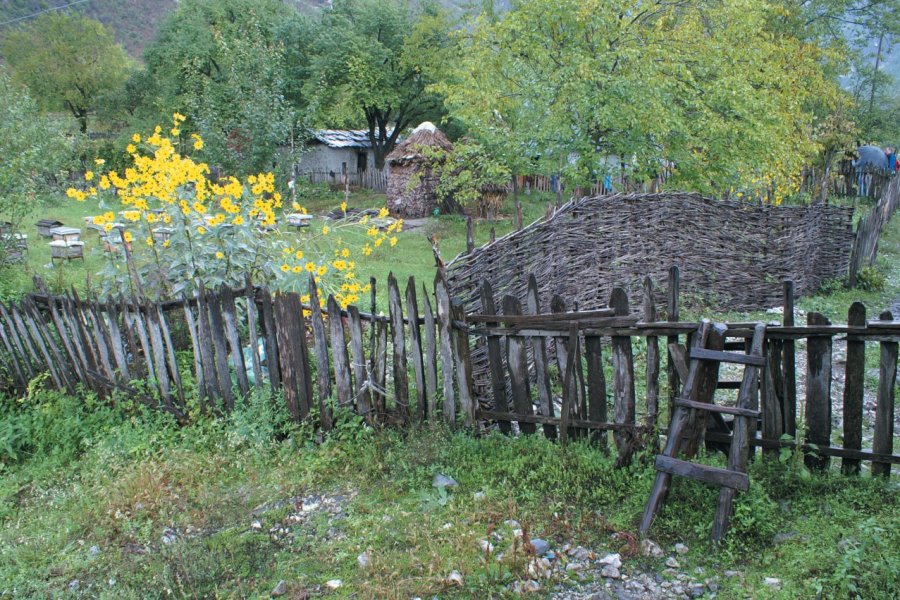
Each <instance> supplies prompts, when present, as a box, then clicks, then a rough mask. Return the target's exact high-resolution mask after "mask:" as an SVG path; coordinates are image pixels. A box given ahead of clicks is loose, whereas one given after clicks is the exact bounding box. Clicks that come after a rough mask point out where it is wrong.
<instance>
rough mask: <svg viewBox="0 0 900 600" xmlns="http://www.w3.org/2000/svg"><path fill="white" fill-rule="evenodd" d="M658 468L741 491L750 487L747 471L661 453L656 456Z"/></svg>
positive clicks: (665, 471) (672, 473)
mask: <svg viewBox="0 0 900 600" xmlns="http://www.w3.org/2000/svg"><path fill="white" fill-rule="evenodd" d="M656 470H657V471H662V472H663V473H668V474H670V475H680V476H682V477H689V478H691V479H693V480H695V481H699V482H701V483H708V484H710V485H720V486H725V487H729V488H733V489H736V490H738V491H741V492H746V491H747V490H748V489H750V478H749V477H748V476H747V474H746V473H740V472H737V471H729V470H728V469H721V468H719V467H711V466H709V465H700V464H696V463H692V462H688V461H686V460H680V459H677V458H672V457H670V456H663V455H661V454H660V455H658V456H657V457H656Z"/></svg>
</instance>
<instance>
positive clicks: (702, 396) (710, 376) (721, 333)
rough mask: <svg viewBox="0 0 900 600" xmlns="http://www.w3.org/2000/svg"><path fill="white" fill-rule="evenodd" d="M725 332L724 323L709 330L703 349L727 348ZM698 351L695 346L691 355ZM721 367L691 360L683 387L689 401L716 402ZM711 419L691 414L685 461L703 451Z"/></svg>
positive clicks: (698, 412)
mask: <svg viewBox="0 0 900 600" xmlns="http://www.w3.org/2000/svg"><path fill="white" fill-rule="evenodd" d="M726 331H727V327H726V326H724V325H722V324H721V323H716V324H714V325H713V326H712V328H711V329H710V330H709V335H708V338H707V340H706V344H705V345H704V346H705V348H704V349H709V350H712V351H713V352H719V351H721V348H722V346H724V345H725V333H726ZM699 349H700V347H697V346H694V347H692V348H691V350H690V352H689V354H691V355H693V354H694V353H695V351H697V350H699ZM694 365H698V368H697V369H696V371H695V370H694ZM719 365H720V363H719V362H718V361H709V360H701V361H695V360H692V361H691V366H690V369H689V371H688V377H687V380H686V381H685V385H684V388H685V390H686V393H690V394H691V397H690V398H688V399H690V400H694V401H696V402H702V403H706V404H708V403H711V402H712V401H713V396H714V394H715V391H716V383H717V382H718V380H719ZM708 420H709V419H708V413H707V412H706V411H703V412H700V411H691V412H690V413H689V414H688V425H687V426H686V428H685V431H686V433H685V435H686V437H687V440H686V441H685V443H684V446H683V448H682V454H683V455H684V457H685V458H686V459H689V458H693V457H694V456H695V455H696V454H697V452H698V450H699V449H700V445H701V442H702V440H703V434H704V433H705V432H706V430H707V421H708Z"/></svg>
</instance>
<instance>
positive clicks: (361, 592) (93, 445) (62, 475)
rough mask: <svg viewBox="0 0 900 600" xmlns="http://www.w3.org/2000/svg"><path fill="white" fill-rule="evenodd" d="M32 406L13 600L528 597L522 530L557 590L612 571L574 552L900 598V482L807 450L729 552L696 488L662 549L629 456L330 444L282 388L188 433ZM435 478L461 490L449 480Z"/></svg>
mask: <svg viewBox="0 0 900 600" xmlns="http://www.w3.org/2000/svg"><path fill="white" fill-rule="evenodd" d="M20 402H21V405H20V406H18V407H15V412H14V410H13V406H11V404H12V402H10V401H7V403H5V404H4V405H3V413H2V416H0V426H2V427H5V428H10V427H19V428H20V431H22V432H23V433H24V434H26V435H27V434H28V433H34V432H35V430H36V429H38V428H39V429H40V431H41V432H42V435H40V436H38V437H36V438H34V440H33V441H25V440H24V439H20V440H19V441H18V442H14V443H13V445H12V448H13V449H15V450H16V451H17V454H16V456H15V457H13V456H11V455H10V454H8V450H7V451H6V453H4V454H3V462H2V463H0V468H2V475H0V521H2V524H3V527H2V528H0V597H9V598H44V597H90V598H167V597H176V598H198V597H207V598H212V597H216V598H253V597H260V598H264V597H268V595H269V593H270V591H272V590H273V589H274V588H275V587H276V585H277V584H278V582H279V581H282V580H283V581H284V582H285V585H286V588H287V592H288V595H287V596H286V597H290V598H305V597H308V596H307V595H305V594H309V595H310V596H311V597H329V598H330V597H334V598H373V599H374V598H406V599H408V598H412V597H415V596H419V597H429V598H430V597H432V596H437V597H440V598H490V597H493V598H504V597H515V596H516V594H513V593H512V592H511V591H510V590H511V586H513V585H515V582H516V581H521V580H523V579H525V578H526V573H527V571H528V561H529V560H530V557H529V556H528V554H527V553H526V552H525V551H524V550H523V546H522V541H521V539H519V538H517V537H516V533H515V532H514V531H513V530H514V529H517V528H518V529H522V533H523V535H524V536H528V537H529V538H537V537H540V538H541V539H544V540H546V541H548V542H549V544H550V547H551V549H552V550H554V551H555V553H556V558H554V560H553V563H552V572H551V573H550V575H549V577H547V578H544V579H541V585H542V589H541V593H539V594H538V596H539V597H540V596H545V595H549V592H550V591H552V590H553V589H554V588H556V587H557V586H559V587H560V588H561V589H568V588H572V587H574V586H575V585H576V584H578V583H579V581H580V580H581V579H582V578H584V579H585V580H586V582H588V583H589V582H590V581H591V580H592V579H594V578H595V577H596V573H593V572H592V571H590V570H589V569H588V570H586V571H585V573H586V574H585V575H583V576H579V575H578V573H579V571H578V570H567V569H566V565H567V564H569V563H576V562H577V559H576V558H574V557H573V556H569V555H566V554H565V553H564V552H563V551H562V549H564V548H565V546H564V545H565V544H571V545H573V546H583V547H584V548H586V549H589V550H590V551H591V552H593V553H594V554H593V555H591V556H593V557H594V558H593V560H596V558H598V557H602V556H604V555H606V554H607V553H612V552H618V553H620V555H621V557H622V561H623V563H624V566H623V567H622V572H623V573H625V574H631V575H634V574H636V573H638V572H651V573H660V574H661V581H669V582H671V583H673V584H677V580H676V577H678V576H679V575H681V574H686V575H687V576H688V577H689V578H690V579H691V580H697V581H700V582H701V583H705V582H709V583H712V584H713V585H715V586H717V588H718V592H717V593H718V597H720V598H748V597H750V598H785V599H788V598H814V597H825V598H844V597H853V596H854V593H853V591H854V590H856V591H857V592H858V594H859V597H861V598H892V597H896V596H897V594H898V593H900V588H898V581H897V579H896V573H897V569H898V568H900V554H898V552H897V548H898V547H900V495H898V494H897V490H896V484H893V485H890V484H887V483H885V482H882V481H876V480H873V479H871V478H867V477H866V478H862V479H859V480H858V481H854V483H853V484H852V485H848V481H847V480H846V479H843V478H840V477H838V476H834V475H827V476H815V477H811V476H809V475H808V474H807V473H806V472H805V471H803V470H802V468H801V467H800V466H799V462H798V461H796V460H793V459H792V458H791V457H789V456H787V455H786V456H785V457H784V460H783V461H780V462H776V463H774V464H769V463H767V462H763V461H757V462H756V463H755V464H754V465H753V470H752V473H751V475H752V481H753V484H752V486H751V491H750V492H749V493H747V494H743V495H741V496H739V500H738V502H737V507H736V514H735V517H734V521H733V527H732V530H731V534H730V536H729V538H728V541H727V543H726V545H725V546H724V547H723V548H721V549H720V550H719V551H718V552H717V553H715V554H713V553H712V552H710V546H709V542H708V535H709V528H710V524H711V521H712V516H713V512H714V506H715V499H716V497H717V491H716V490H715V489H713V488H707V487H704V486H702V485H700V484H695V483H693V482H689V481H684V480H679V481H678V482H677V483H676V485H675V486H674V489H673V492H672V495H671V497H670V501H669V503H668V504H667V505H666V508H665V509H664V511H663V512H662V514H661V516H660V518H659V519H658V520H657V522H656V523H655V524H654V528H653V531H652V538H653V539H654V540H655V541H657V542H658V543H659V545H660V546H661V547H662V548H663V549H664V555H663V556H662V557H658V558H651V557H646V556H641V555H640V554H639V553H638V552H636V551H635V547H634V546H633V545H631V543H630V542H629V540H632V539H633V537H631V536H633V534H634V532H635V528H636V524H637V521H638V519H639V516H640V513H641V511H642V508H643V504H644V502H645V500H646V498H647V494H648V491H649V488H650V486H651V484H652V480H653V479H652V478H653V474H654V471H653V469H652V456H650V455H646V454H645V455H641V456H639V457H638V458H637V460H636V461H635V464H634V465H633V466H632V467H630V468H627V469H616V468H614V466H613V460H614V457H610V456H607V455H605V454H603V453H602V452H600V451H599V450H597V449H595V448H591V447H588V446H586V445H582V444H580V443H575V444H572V445H570V446H568V447H567V448H560V447H559V446H557V445H555V444H553V443H550V442H548V441H546V440H545V439H543V438H542V437H537V436H532V437H525V438H518V439H516V438H508V437H504V436H502V435H499V434H493V435H488V436H485V437H480V438H477V437H473V436H471V435H470V434H466V433H452V432H450V431H448V430H446V429H444V428H441V427H434V428H432V427H425V428H421V429H413V430H410V431H408V432H405V433H401V432H397V431H382V432H376V431H372V430H370V429H366V428H364V427H362V426H361V425H360V423H358V422H357V421H356V419H355V418H353V417H349V416H345V417H344V420H343V421H342V423H341V425H340V426H339V427H338V430H337V432H336V433H334V434H332V435H331V436H329V437H327V438H326V439H325V440H324V443H321V444H317V443H315V442H314V439H315V436H314V434H313V432H311V431H309V430H306V429H304V428H302V427H300V428H297V427H292V426H289V425H287V424H286V423H285V422H284V416H283V415H282V414H281V413H280V412H278V411H277V410H273V409H272V408H271V404H270V403H269V402H268V401H267V400H266V399H264V398H254V399H252V400H251V401H250V402H248V403H247V404H246V405H245V406H243V407H242V408H240V409H239V410H238V411H237V412H236V413H235V414H234V415H233V416H232V417H230V418H228V419H220V420H218V421H216V422H211V421H203V420H201V421H199V422H197V423H195V424H193V425H191V426H189V427H186V428H179V427H177V426H175V425H173V424H171V423H169V422H168V421H167V420H166V419H165V417H162V416H160V415H149V414H144V413H140V412H132V411H129V410H127V409H126V408H124V406H125V405H124V404H123V405H122V406H123V408H121V409H120V410H114V409H111V408H107V407H104V406H102V405H98V404H97V403H96V400H94V399H91V398H89V397H88V398H78V399H72V398H65V397H61V396H59V395H56V394H50V393H36V394H32V395H30V396H29V397H28V398H26V399H25V400H22V401H20ZM708 461H709V462H714V463H716V462H717V461H720V459H719V458H715V457H710V458H709V459H708ZM437 474H444V475H447V476H450V477H453V478H454V479H456V481H457V482H458V483H459V485H458V487H454V488H448V490H447V491H446V492H441V491H439V490H437V489H436V488H434V487H432V478H433V477H434V476H435V475H437ZM511 520H514V521H516V522H517V523H513V522H511ZM507 521H510V522H507ZM482 541H490V544H491V546H492V547H490V548H488V547H487V546H485V545H484V544H482V543H481V542H482ZM676 543H684V544H685V545H687V547H688V548H689V550H688V552H687V553H686V554H683V555H682V554H676V553H675V551H674V550H673V547H674V544H676ZM676 556H677V561H678V562H679V563H680V566H679V568H678V569H668V570H667V569H666V566H665V564H664V563H665V561H666V560H667V559H668V558H669V557H676ZM361 560H362V561H363V563H364V564H362V565H361V564H360V561H361ZM583 560H584V561H585V562H587V563H589V565H588V566H590V563H591V560H592V559H590V558H587V559H583ZM453 571H457V572H458V573H459V574H460V576H461V580H460V581H459V582H458V583H451V582H448V580H447V578H448V576H449V575H450V574H451V573H452V572H453ZM726 571H735V572H736V573H729V574H728V575H726ZM767 577H774V578H778V579H779V580H780V581H781V584H780V586H778V587H777V588H774V587H770V586H768V585H766V584H765V578H767ZM598 579H599V578H598ZM334 580H340V582H341V584H340V587H337V588H335V589H331V588H329V587H328V582H332V586H334V585H335V584H334ZM820 593H821V596H818V595H819V594H820Z"/></svg>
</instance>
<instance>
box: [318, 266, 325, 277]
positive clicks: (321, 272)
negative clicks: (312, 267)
mask: <svg viewBox="0 0 900 600" xmlns="http://www.w3.org/2000/svg"><path fill="white" fill-rule="evenodd" d="M327 272H328V267H326V266H325V265H320V266H319V268H318V269H316V274H317V275H318V276H319V277H322V276H323V275H325V273H327Z"/></svg>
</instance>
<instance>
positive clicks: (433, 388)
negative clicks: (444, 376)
mask: <svg viewBox="0 0 900 600" xmlns="http://www.w3.org/2000/svg"><path fill="white" fill-rule="evenodd" d="M422 300H423V301H424V310H425V353H424V354H425V356H424V358H423V361H424V366H425V390H426V392H427V398H428V406H427V409H426V414H425V417H426V418H427V419H435V418H437V414H438V410H437V398H438V383H437V361H438V357H437V323H436V322H435V318H434V309H432V307H431V299H430V294H429V293H428V290H427V289H426V288H425V285H424V284H423V285H422Z"/></svg>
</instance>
